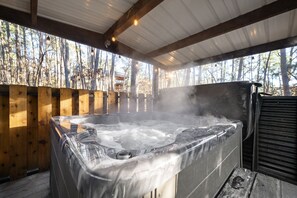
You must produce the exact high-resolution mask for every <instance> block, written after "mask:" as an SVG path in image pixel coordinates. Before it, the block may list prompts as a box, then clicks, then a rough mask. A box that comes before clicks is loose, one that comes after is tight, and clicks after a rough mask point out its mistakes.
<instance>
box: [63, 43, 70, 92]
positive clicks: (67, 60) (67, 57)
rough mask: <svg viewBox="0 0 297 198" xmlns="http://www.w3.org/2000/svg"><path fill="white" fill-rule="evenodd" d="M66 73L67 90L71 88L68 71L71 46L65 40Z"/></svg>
mask: <svg viewBox="0 0 297 198" xmlns="http://www.w3.org/2000/svg"><path fill="white" fill-rule="evenodd" d="M64 42H65V44H64V50H65V51H64V71H65V85H66V88H70V81H69V69H68V62H69V44H68V42H67V40H64Z"/></svg>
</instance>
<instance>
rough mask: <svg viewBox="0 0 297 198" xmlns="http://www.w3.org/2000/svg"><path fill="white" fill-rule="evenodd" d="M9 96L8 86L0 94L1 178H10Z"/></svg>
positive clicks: (3, 87)
mask: <svg viewBox="0 0 297 198" xmlns="http://www.w3.org/2000/svg"><path fill="white" fill-rule="evenodd" d="M8 142H9V95H8V86H2V87H1V94H0V178H5V177H8V176H9V169H10V165H9V144H8Z"/></svg>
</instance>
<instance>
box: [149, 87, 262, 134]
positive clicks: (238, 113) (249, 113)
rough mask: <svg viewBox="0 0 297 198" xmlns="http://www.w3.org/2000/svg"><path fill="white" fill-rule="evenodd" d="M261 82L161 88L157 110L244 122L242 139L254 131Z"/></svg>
mask: <svg viewBox="0 0 297 198" xmlns="http://www.w3.org/2000/svg"><path fill="white" fill-rule="evenodd" d="M258 86H261V85H260V84H258V83H250V82H230V83H217V84H207V85H197V86H189V87H177V88H167V89H162V90H161V91H160V94H159V96H158V98H157V100H156V105H155V108H154V109H155V110H156V111H165V112H175V113H188V114H196V115H207V114H210V115H214V116H218V117H222V116H223V117H226V118H228V119H234V120H241V121H242V122H243V140H244V139H246V138H247V137H249V136H250V134H251V133H252V131H253V120H254V116H253V115H254V108H253V106H254V105H253V95H254V93H255V91H256V89H257V87H258Z"/></svg>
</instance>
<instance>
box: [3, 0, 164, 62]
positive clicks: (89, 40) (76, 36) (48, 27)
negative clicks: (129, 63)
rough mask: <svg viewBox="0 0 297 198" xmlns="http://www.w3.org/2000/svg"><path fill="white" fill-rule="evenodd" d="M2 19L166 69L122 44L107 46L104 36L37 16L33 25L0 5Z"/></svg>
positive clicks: (21, 14)
mask: <svg viewBox="0 0 297 198" xmlns="http://www.w3.org/2000/svg"><path fill="white" fill-rule="evenodd" d="M0 19H3V20H5V21H9V22H11V23H16V24H19V25H22V26H25V27H28V28H32V29H36V30H38V31H42V32H46V33H48V34H52V35H55V36H59V37H62V38H65V39H69V40H72V41H75V42H78V43H82V44H85V45H89V46H91V47H95V48H98V49H102V50H105V51H108V52H111V53H115V54H119V55H122V56H126V57H129V58H132V59H136V60H139V61H143V62H147V63H150V64H152V65H156V66H157V67H160V68H161V67H163V68H164V67H165V66H164V65H162V64H161V63H159V62H157V61H155V60H153V59H151V58H148V57H146V56H145V55H144V54H142V53H140V52H138V51H136V50H134V49H132V48H130V47H128V46H126V45H124V44H122V43H120V42H115V43H112V44H111V45H110V46H109V47H107V48H106V46H105V41H106V39H105V37H104V35H103V34H100V33H98V32H93V31H90V30H86V29H83V28H79V27H76V26H72V25H68V24H65V23H61V22H58V21H54V20H51V19H47V18H44V17H40V16H37V21H38V23H37V24H36V25H33V24H32V20H31V14H30V13H26V12H22V11H19V10H15V9H12V8H8V7H5V6H2V5H0Z"/></svg>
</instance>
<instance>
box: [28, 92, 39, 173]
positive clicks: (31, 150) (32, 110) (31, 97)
mask: <svg viewBox="0 0 297 198" xmlns="http://www.w3.org/2000/svg"><path fill="white" fill-rule="evenodd" d="M37 92H38V90H37V88H35V87H34V88H33V87H30V88H28V96H27V97H28V101H27V102H28V103H27V109H28V111H27V118H28V128H27V142H28V146H27V150H28V151H27V169H28V170H33V169H36V168H38V152H37V151H38V141H37V136H38V110H37V109H38V98H37V97H38V96H37Z"/></svg>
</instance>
